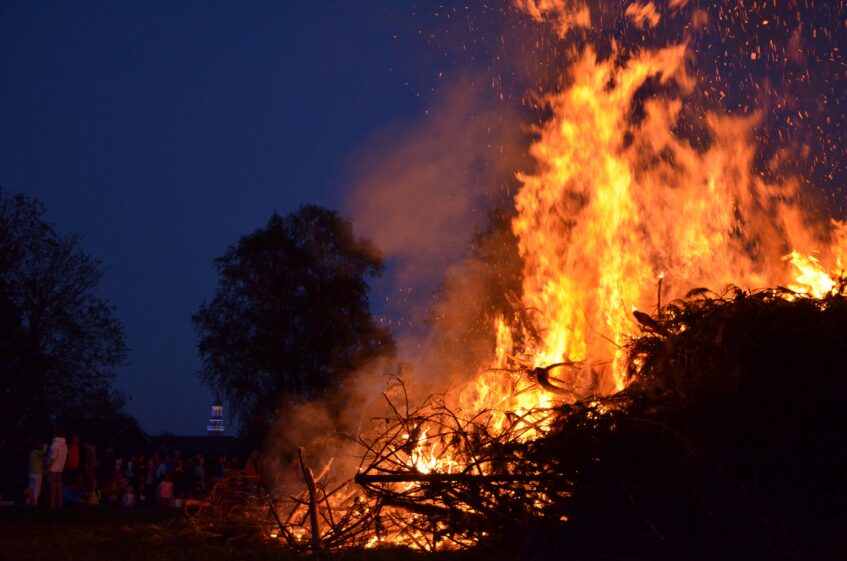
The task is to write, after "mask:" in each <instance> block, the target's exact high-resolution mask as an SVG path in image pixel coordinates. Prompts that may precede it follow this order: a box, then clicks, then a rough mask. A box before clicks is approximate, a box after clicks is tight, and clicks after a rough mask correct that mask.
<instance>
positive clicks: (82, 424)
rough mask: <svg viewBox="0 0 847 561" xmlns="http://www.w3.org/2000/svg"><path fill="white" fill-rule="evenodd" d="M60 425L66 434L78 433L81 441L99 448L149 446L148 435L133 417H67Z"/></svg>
mask: <svg viewBox="0 0 847 561" xmlns="http://www.w3.org/2000/svg"><path fill="white" fill-rule="evenodd" d="M62 426H63V428H64V429H65V434H66V435H67V436H73V435H75V434H78V435H79V436H80V440H82V441H83V442H89V443H93V444H96V445H97V447H98V448H101V449H105V448H114V449H116V450H143V449H146V448H148V447H149V446H150V437H149V436H147V433H146V432H144V429H142V428H141V425H139V424H138V421H136V420H135V419H134V418H133V417H90V418H76V419H68V420H66V421H65V422H63V423H62Z"/></svg>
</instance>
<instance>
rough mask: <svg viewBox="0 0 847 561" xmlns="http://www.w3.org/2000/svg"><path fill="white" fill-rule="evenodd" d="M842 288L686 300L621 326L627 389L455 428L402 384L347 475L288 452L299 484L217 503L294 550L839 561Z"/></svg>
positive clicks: (846, 505) (846, 510)
mask: <svg viewBox="0 0 847 561" xmlns="http://www.w3.org/2000/svg"><path fill="white" fill-rule="evenodd" d="M846 294H847V285H845V283H844V282H841V283H840V284H839V285H838V286H837V287H836V288H835V289H834V290H833V291H832V293H831V294H830V295H828V296H826V297H825V298H820V299H818V298H813V297H810V296H808V295H804V294H799V293H795V292H792V291H789V290H786V289H769V290H760V291H744V290H741V289H738V288H734V287H731V288H730V289H728V290H727V291H726V292H725V293H723V294H716V293H712V292H709V291H707V290H696V291H692V292H691V293H689V294H688V295H687V296H686V297H685V298H684V299H681V300H678V301H673V302H670V303H669V304H667V305H665V306H662V307H661V308H660V309H658V310H656V312H655V313H654V314H653V315H647V314H643V313H637V314H636V315H635V318H636V320H637V321H638V323H639V325H640V328H641V334H640V336H638V337H636V338H634V339H633V340H632V341H631V342H630V344H629V345H628V347H627V352H628V357H629V362H628V369H629V376H630V384H629V385H628V387H627V389H625V390H624V391H622V392H619V393H617V394H614V395H611V396H606V397H589V398H587V399H583V400H579V401H576V402H574V403H570V404H560V405H558V406H556V407H552V408H550V409H537V410H533V411H528V412H524V413H522V414H517V413H514V414H509V415H506V416H505V418H504V417H502V416H500V417H498V416H497V415H494V414H493V413H492V412H488V411H482V412H477V413H475V414H473V415H471V416H469V417H468V416H466V415H463V414H462V412H460V411H456V410H452V409H451V408H450V407H448V406H447V404H446V403H445V399H444V397H443V396H434V397H431V398H430V399H429V400H428V401H427V402H426V403H424V404H423V406H421V407H419V408H412V407H410V406H409V402H408V400H407V399H406V397H405V391H404V388H403V387H402V384H401V385H400V386H399V392H397V393H396V394H395V398H394V399H392V400H389V405H390V407H391V413H390V414H389V415H387V416H386V417H385V418H382V419H379V420H377V423H376V424H375V427H376V428H375V431H374V432H372V433H371V434H368V435H365V436H363V437H362V438H361V439H360V444H361V445H362V446H363V447H364V450H365V453H364V455H363V457H362V463H361V465H360V467H359V470H358V474H357V475H356V477H355V480H354V481H344V482H341V483H338V484H331V483H330V478H329V477H328V476H325V474H326V471H327V470H326V469H325V470H323V471H322V472H321V473H320V474H318V475H317V476H316V475H314V474H313V473H312V472H311V470H310V469H309V468H308V466H307V465H306V463H305V462H304V461H303V460H302V456H301V461H300V466H301V471H302V474H303V482H304V487H303V490H302V491H301V492H298V493H289V494H288V495H286V496H281V495H280V494H279V493H278V492H276V491H271V492H264V491H262V490H261V489H260V488H258V490H257V487H256V486H255V485H254V486H252V487H251V486H250V484H249V482H248V483H246V484H245V483H243V482H242V483H238V482H235V481H233V482H230V483H227V485H228V486H229V491H228V492H221V493H220V494H219V497H218V499H217V500H219V501H224V502H226V503H227V504H226V507H227V508H228V509H229V510H230V512H238V513H239V516H240V517H241V518H244V517H245V516H248V515H247V514H246V513H249V517H251V519H252V520H253V523H254V526H255V527H256V528H260V531H261V532H262V533H263V535H266V536H267V535H270V536H272V537H274V539H279V540H280V541H281V542H283V543H287V544H288V545H289V546H290V547H292V548H294V549H301V550H322V549H337V548H347V547H356V546H367V547H374V546H381V545H391V546H397V545H401V546H408V547H413V548H416V549H422V550H429V551H432V550H435V549H442V548H451V547H453V548H455V547H470V546H473V547H478V548H483V549H484V550H486V551H488V552H496V553H498V554H503V553H505V554H507V555H509V556H517V557H518V558H521V559H549V558H558V559H567V558H574V559H577V558H578V559H623V558H626V559H654V560H655V559H668V560H671V559H673V560H676V559H719V558H720V559H723V558H727V557H734V558H750V559H828V558H838V555H837V553H838V552H839V548H840V537H841V531H842V528H843V527H844V524H845V523H847V439H845V435H847V295H846ZM526 374H527V375H528V376H535V378H536V379H538V378H539V373H538V372H536V371H528V372H527V373H526ZM538 381H539V382H541V380H540V379H539V380H538ZM397 395H399V398H398V397H397ZM233 490H235V491H236V492H233ZM242 491H243V492H242ZM213 497H214V495H213ZM233 497H236V498H235V499H234V502H233ZM221 504H223V503H221ZM220 511H221V508H212V509H209V512H220ZM198 520H205V521H206V522H208V521H209V520H210V518H209V516H206V517H205V518H202V517H200V518H198ZM214 525H215V524H207V525H206V526H205V527H206V528H207V529H208V528H209V527H211V526H214Z"/></svg>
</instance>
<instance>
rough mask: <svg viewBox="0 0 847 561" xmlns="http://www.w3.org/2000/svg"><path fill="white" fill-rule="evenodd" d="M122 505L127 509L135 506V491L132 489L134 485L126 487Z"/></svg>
mask: <svg viewBox="0 0 847 561" xmlns="http://www.w3.org/2000/svg"><path fill="white" fill-rule="evenodd" d="M121 504H122V505H123V506H125V507H133V506H135V489H133V488H132V485H127V486H126V491H124V496H123V497H122V498H121Z"/></svg>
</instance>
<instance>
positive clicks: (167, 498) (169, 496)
mask: <svg viewBox="0 0 847 561" xmlns="http://www.w3.org/2000/svg"><path fill="white" fill-rule="evenodd" d="M157 491H158V492H157V496H158V498H159V501H158V503H159V506H162V507H169V506H171V501H173V499H174V482H173V481H171V476H170V475H169V474H165V477H164V478H163V479H162V482H161V483H159V488H158V490H157Z"/></svg>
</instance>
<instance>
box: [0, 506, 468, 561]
mask: <svg viewBox="0 0 847 561" xmlns="http://www.w3.org/2000/svg"><path fill="white" fill-rule="evenodd" d="M422 557H426V558H427V559H428V560H429V559H432V558H433V557H437V558H439V561H440V560H443V559H445V558H450V559H451V560H453V559H460V558H461V559H464V558H466V557H467V556H465V555H455V554H448V555H446V556H442V555H436V556H430V555H421V554H414V553H411V552H405V551H350V552H345V553H343V554H328V555H325V556H324V558H326V559H333V560H338V561H388V560H391V561H413V560H419V559H421V558H422ZM299 559H314V557H312V556H306V555H298V554H295V553H292V552H289V551H286V550H284V549H282V548H280V547H279V546H278V545H276V544H273V543H271V542H264V541H261V540H249V541H248V540H234V539H221V538H215V539H211V538H208V537H205V536H201V535H199V534H197V533H195V532H194V531H193V530H192V529H191V527H190V526H189V524H188V523H187V520H186V518H185V516H184V514H183V513H182V512H181V511H162V510H158V509H132V510H130V509H112V508H105V507H103V508H88V509H67V510H65V511H64V512H60V513H53V512H50V511H48V510H45V509H38V510H33V509H22V508H14V509H2V510H0V561H7V560H8V561H13V560H14V561H60V560H61V561H64V560H67V561H113V560H114V561H172V560H173V561H176V560H180V561H182V560H202V561H236V560H238V561H263V560H274V561H294V560H299Z"/></svg>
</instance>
